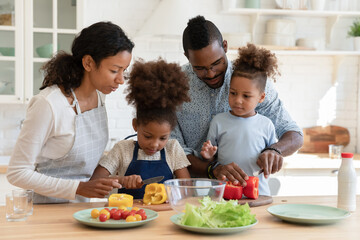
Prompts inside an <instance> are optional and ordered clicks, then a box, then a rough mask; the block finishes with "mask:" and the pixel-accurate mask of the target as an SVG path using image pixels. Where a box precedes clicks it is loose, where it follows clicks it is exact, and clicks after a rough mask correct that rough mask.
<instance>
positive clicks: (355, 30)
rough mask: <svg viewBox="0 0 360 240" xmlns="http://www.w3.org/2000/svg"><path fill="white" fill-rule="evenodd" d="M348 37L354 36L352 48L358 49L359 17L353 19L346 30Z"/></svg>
mask: <svg viewBox="0 0 360 240" xmlns="http://www.w3.org/2000/svg"><path fill="white" fill-rule="evenodd" d="M348 37H353V38H354V48H355V50H356V51H360V18H357V19H355V21H354V22H353V24H352V25H351V26H350V29H349V31H348Z"/></svg>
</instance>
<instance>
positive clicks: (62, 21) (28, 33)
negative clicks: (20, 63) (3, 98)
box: [25, 0, 80, 102]
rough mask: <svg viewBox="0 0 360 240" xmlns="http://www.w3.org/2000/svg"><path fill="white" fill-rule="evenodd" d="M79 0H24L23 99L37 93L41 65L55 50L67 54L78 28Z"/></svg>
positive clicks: (40, 79)
mask: <svg viewBox="0 0 360 240" xmlns="http://www.w3.org/2000/svg"><path fill="white" fill-rule="evenodd" d="M78 2H80V1H79V0H78V1H76V0H30V1H29V0H26V1H25V9H26V14H27V15H26V19H27V21H26V23H25V24H26V25H25V39H26V41H25V51H26V54H25V64H26V66H25V79H26V80H25V102H28V101H29V100H30V99H31V97H32V96H34V95H36V94H38V93H39V91H40V90H39V88H40V87H41V85H42V82H43V78H44V76H43V71H42V70H41V68H42V66H43V65H44V64H45V63H46V62H47V61H48V60H49V59H50V58H51V57H52V56H54V54H56V53H57V52H58V51H66V52H68V53H70V52H71V51H70V50H71V44H72V41H73V39H74V37H75V35H76V34H77V32H78V31H79V26H80V25H79V24H78V21H77V19H78V16H77V15H78Z"/></svg>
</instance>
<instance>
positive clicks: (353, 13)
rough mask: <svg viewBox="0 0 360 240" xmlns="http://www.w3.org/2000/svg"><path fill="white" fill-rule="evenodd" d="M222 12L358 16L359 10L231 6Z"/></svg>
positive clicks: (359, 14) (236, 13)
mask: <svg viewBox="0 0 360 240" xmlns="http://www.w3.org/2000/svg"><path fill="white" fill-rule="evenodd" d="M222 13H224V14H235V15H238V14H247V15H251V14H260V15H291V16H304V17H306V16H309V17H334V16H339V17H358V16H360V12H356V11H313V10H290V9H251V8H232V9H229V10H228V11H222Z"/></svg>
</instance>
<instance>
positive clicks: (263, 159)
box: [256, 150, 284, 178]
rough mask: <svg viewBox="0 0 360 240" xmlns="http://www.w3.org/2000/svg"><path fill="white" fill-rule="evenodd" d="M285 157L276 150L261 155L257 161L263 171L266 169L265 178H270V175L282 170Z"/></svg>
mask: <svg viewBox="0 0 360 240" xmlns="http://www.w3.org/2000/svg"><path fill="white" fill-rule="evenodd" d="M283 160H284V159H283V157H282V156H281V155H280V154H278V153H277V152H276V151H274V150H266V151H265V152H263V153H261V154H260V155H259V157H258V159H257V161H256V164H257V165H259V167H260V168H261V169H264V176H265V178H268V177H269V175H270V174H274V173H276V172H278V171H280V169H281V168H282V165H283Z"/></svg>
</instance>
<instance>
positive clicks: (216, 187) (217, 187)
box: [164, 178, 226, 213]
mask: <svg viewBox="0 0 360 240" xmlns="http://www.w3.org/2000/svg"><path fill="white" fill-rule="evenodd" d="M164 185H165V189H166V193H167V196H168V200H169V203H170V206H171V207H172V209H174V210H175V211H177V212H178V213H182V212H183V211H184V210H185V205H186V203H190V204H193V205H195V206H200V202H199V200H201V199H203V198H204V197H205V196H209V197H210V198H211V200H213V201H220V200H221V199H222V198H223V194H224V189H225V185H226V182H224V181H219V180H215V179H207V178H180V179H170V180H166V181H165V182H164Z"/></svg>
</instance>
